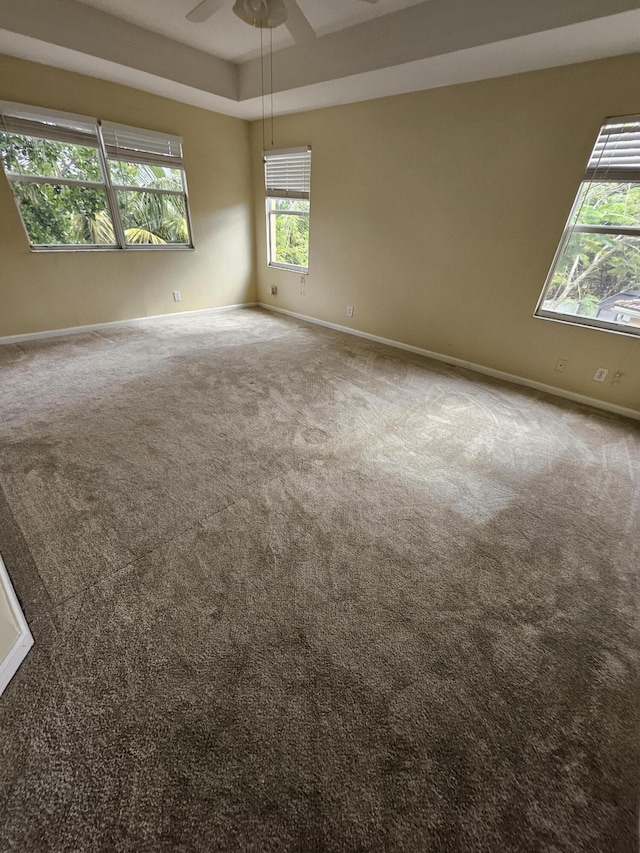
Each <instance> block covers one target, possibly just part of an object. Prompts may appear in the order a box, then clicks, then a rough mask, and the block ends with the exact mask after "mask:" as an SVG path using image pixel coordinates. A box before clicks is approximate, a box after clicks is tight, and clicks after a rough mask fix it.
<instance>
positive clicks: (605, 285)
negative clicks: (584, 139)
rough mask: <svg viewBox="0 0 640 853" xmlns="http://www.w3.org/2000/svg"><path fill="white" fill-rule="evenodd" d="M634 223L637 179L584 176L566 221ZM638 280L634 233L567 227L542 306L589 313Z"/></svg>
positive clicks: (639, 223) (637, 220)
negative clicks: (571, 217) (621, 180)
mask: <svg viewBox="0 0 640 853" xmlns="http://www.w3.org/2000/svg"><path fill="white" fill-rule="evenodd" d="M571 225H572V226H576V227H577V229H579V227H580V226H581V225H588V226H596V227H598V226H600V227H614V228H615V227H623V228H624V227H633V228H639V227H640V184H633V183H604V182H602V183H601V182H593V183H588V182H585V183H584V184H583V185H582V188H581V191H580V195H579V196H578V201H577V204H576V213H575V215H574V220H573V222H572V223H571ZM639 285H640V237H637V236H634V235H630V234H624V233H622V234H615V233H614V234H603V233H598V232H597V231H596V232H581V231H580V230H575V231H573V232H572V231H571V230H570V231H569V237H568V239H567V240H566V242H565V245H564V247H563V249H562V253H561V256H560V258H559V260H558V264H557V266H556V270H555V273H554V275H553V278H552V280H551V283H550V285H549V286H548V288H547V292H546V294H545V300H544V305H543V307H544V308H545V309H547V310H551V311H559V312H561V313H566V314H578V315H580V316H584V317H593V316H596V315H597V313H598V303H599V302H600V301H601V300H602V299H604V298H606V297H607V296H613V295H614V294H616V293H621V292H624V291H626V290H629V289H632V288H637V287H638V286H639Z"/></svg>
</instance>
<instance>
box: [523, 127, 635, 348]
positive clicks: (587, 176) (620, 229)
mask: <svg viewBox="0 0 640 853" xmlns="http://www.w3.org/2000/svg"><path fill="white" fill-rule="evenodd" d="M637 123H640V115H631V116H618V117H608V118H606V119H605V120H604V122H603V123H602V125H601V127H600V130H599V132H598V135H597V137H596V141H595V143H594V146H593V148H592V151H591V154H590V157H589V161H588V163H587V168H586V170H585V173H584V175H583V177H582V180H581V181H580V184H579V186H578V190H577V192H576V195H575V198H574V201H573V204H572V205H571V211H570V213H569V216H568V218H567V222H566V224H565V226H564V229H563V232H562V237H561V239H560V242H559V244H558V248H557V249H556V251H555V254H554V256H553V261H552V263H551V266H550V268H549V272H548V273H547V276H546V278H545V282H544V286H543V288H542V292H541V293H540V297H539V299H538V302H537V304H536V308H535V311H534V314H533V316H534V318H536V319H542V320H551V321H552V322H555V323H565V324H568V325H571V326H582V327H583V328H588V329H600V330H601V331H606V332H613V333H614V334H618V335H627V336H630V337H640V326H634V325H626V324H623V323H620V322H615V321H613V320H602V319H599V318H598V317H587V316H583V315H579V314H566V313H563V312H561V311H551V310H549V309H545V308H544V307H543V306H544V302H545V301H546V297H547V291H548V290H549V289H550V288H551V286H552V283H553V278H554V275H555V273H556V270H557V267H558V265H559V263H560V260H561V258H562V255H563V253H564V250H565V248H566V246H567V243H568V242H569V241H570V240H571V238H572V237H573V236H574V234H612V235H621V236H624V235H627V236H631V237H638V238H640V226H638V227H633V226H624V225H620V226H616V225H589V224H585V223H579V222H577V221H576V219H577V217H578V215H579V211H580V208H581V207H582V205H583V204H584V201H583V200H582V199H583V197H586V196H587V195H588V192H589V188H590V187H591V186H592V185H593V184H597V183H610V184H622V185H624V184H634V185H637V186H638V187H639V188H640V171H638V170H636V171H638V174H634V173H633V171H630V172H629V174H626V175H625V174H624V173H623V172H621V171H620V170H613V171H610V170H609V168H608V167H607V166H606V165H605V166H604V167H601V166H600V162H599V160H600V158H601V157H602V156H603V149H605V148H606V145H607V140H606V136H607V129H608V128H611V127H612V126H614V125H616V124H637ZM603 136H604V137H605V141H604V143H603V146H602V148H601V150H600V152H599V153H597V149H598V145H599V143H600V141H601V139H602V138H603ZM605 298H607V297H603V299H605ZM623 313H628V312H624V311H620V314H623ZM631 313H632V314H633V311H632V312H631Z"/></svg>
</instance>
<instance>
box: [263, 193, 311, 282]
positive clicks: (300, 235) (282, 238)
mask: <svg viewBox="0 0 640 853" xmlns="http://www.w3.org/2000/svg"><path fill="white" fill-rule="evenodd" d="M271 210H272V211H273V212H272V213H271V214H270V216H271V227H272V228H273V229H275V257H273V258H272V259H271V260H272V262H273V263H276V264H287V265H291V266H297V267H301V268H303V269H307V268H308V266H309V202H308V201H307V200H304V199H284V198H278V199H272V200H271ZM291 211H300V212H301V213H303V214H305V215H302V216H301V215H299V214H298V213H294V214H292V213H291ZM272 239H273V236H272Z"/></svg>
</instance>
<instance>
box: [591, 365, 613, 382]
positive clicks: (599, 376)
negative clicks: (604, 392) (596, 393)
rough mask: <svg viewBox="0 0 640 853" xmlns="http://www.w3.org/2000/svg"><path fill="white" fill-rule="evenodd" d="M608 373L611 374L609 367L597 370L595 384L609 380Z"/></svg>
mask: <svg viewBox="0 0 640 853" xmlns="http://www.w3.org/2000/svg"><path fill="white" fill-rule="evenodd" d="M608 372H609V368H608V367H599V368H598V369H597V370H596V372H595V375H594V377H593V379H594V382H604V380H605V379H606V378H607V373H608Z"/></svg>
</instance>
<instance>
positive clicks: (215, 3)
mask: <svg viewBox="0 0 640 853" xmlns="http://www.w3.org/2000/svg"><path fill="white" fill-rule="evenodd" d="M224 4H225V0H202V3H198V5H197V6H196V7H195V9H192V10H191V11H190V12H189V14H188V15H187V16H186V18H187V21H192V22H193V23H194V24H201V23H202V22H203V21H208V20H209V18H210V17H211V16H212V15H213V14H214V12H217V11H218V9H222V7H223V6H224Z"/></svg>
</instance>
